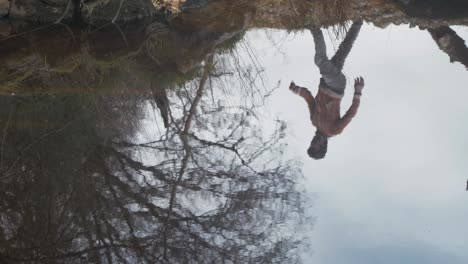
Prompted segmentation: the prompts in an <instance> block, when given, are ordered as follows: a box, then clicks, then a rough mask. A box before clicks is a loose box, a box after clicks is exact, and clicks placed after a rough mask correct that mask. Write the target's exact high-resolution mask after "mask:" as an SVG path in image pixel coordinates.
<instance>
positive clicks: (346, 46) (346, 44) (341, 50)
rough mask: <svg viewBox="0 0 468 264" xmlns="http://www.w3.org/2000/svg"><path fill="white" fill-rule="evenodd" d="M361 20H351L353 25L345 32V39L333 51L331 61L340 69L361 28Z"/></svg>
mask: <svg viewBox="0 0 468 264" xmlns="http://www.w3.org/2000/svg"><path fill="white" fill-rule="evenodd" d="M361 26H362V20H361V21H356V22H353V25H352V26H351V28H350V29H349V31H348V33H347V34H346V37H345V39H344V40H343V42H341V44H340V46H339V47H338V50H337V51H336V53H335V56H333V58H332V59H331V61H332V63H333V64H335V66H336V67H337V68H338V69H339V70H340V71H341V70H342V69H343V65H344V63H345V60H346V57H348V55H349V52H350V51H351V48H352V47H353V44H354V41H355V40H356V38H357V36H358V35H359V31H360V30H361Z"/></svg>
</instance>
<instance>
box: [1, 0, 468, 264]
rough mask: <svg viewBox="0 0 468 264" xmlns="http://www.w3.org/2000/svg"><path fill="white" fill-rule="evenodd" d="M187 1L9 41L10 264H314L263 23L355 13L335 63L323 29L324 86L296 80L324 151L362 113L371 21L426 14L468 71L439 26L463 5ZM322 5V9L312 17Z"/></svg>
mask: <svg viewBox="0 0 468 264" xmlns="http://www.w3.org/2000/svg"><path fill="white" fill-rule="evenodd" d="M454 1H455V2H457V4H460V3H459V1H457V0H454ZM188 2H190V3H189V4H190V5H193V6H194V7H191V8H188V9H187V10H189V12H186V13H182V14H180V15H178V16H176V17H168V19H165V20H161V21H156V20H150V21H140V22H134V23H128V24H125V25H116V24H109V25H107V26H103V27H101V28H73V27H72V28H70V27H68V26H66V25H63V24H54V25H51V26H48V27H46V28H44V29H42V30H33V31H31V32H29V33H19V34H18V35H17V36H16V37H11V36H10V35H9V34H7V37H5V39H6V40H4V41H2V42H0V54H2V58H1V60H0V108H1V110H2V111H1V112H0V142H1V148H0V263H14V262H17V263H28V262H29V263H64V262H65V263H299V262H301V253H302V251H303V250H304V249H307V246H308V243H309V242H308V237H307V236H308V235H309V232H308V231H310V230H309V229H310V228H311V226H312V223H311V220H310V218H309V217H308V214H307V213H306V209H307V207H308V201H307V199H306V196H305V194H304V191H303V190H302V189H301V188H299V187H298V183H299V182H300V181H301V175H302V173H301V169H300V166H299V165H298V164H297V163H298V162H295V161H294V160H288V159H287V158H286V156H285V152H287V147H286V146H287V144H286V142H285V140H284V137H285V128H286V124H285V123H284V122H282V121H276V122H275V121H271V120H270V123H268V122H267V121H265V118H264V117H263V116H262V114H263V113H264V112H265V109H264V108H263V107H264V105H265V103H266V102H267V101H268V100H269V98H270V95H271V93H272V92H273V89H269V88H265V86H268V85H263V86H262V85H259V83H262V81H263V79H262V78H261V77H262V76H261V71H262V69H261V66H263V65H258V61H257V60H256V56H257V54H254V53H253V52H252V50H251V49H249V48H248V47H247V48H246V47H245V46H248V45H247V44H246V43H245V42H244V41H243V37H244V34H245V32H246V31H247V30H249V29H250V28H252V27H255V26H258V25H270V26H271V25H273V26H275V27H280V28H282V29H298V28H302V27H303V25H310V24H317V25H319V24H320V25H333V24H336V23H337V22H339V23H345V21H346V20H349V19H354V20H355V21H356V22H354V23H353V24H352V25H351V27H350V28H349V30H348V31H347V34H346V36H345V38H344V40H343V42H342V43H341V44H340V46H339V48H338V49H337V51H336V53H335V55H334V56H333V57H332V58H331V59H328V57H327V54H326V49H327V47H326V45H325V40H324V36H323V33H322V30H321V29H320V28H312V29H310V31H311V33H312V36H313V39H314V43H315V63H316V65H317V67H318V68H319V70H320V74H321V79H320V85H319V89H318V93H317V95H316V96H315V97H314V96H312V93H311V92H310V91H309V90H308V89H307V88H303V87H299V86H297V85H296V84H295V83H293V82H292V83H291V85H290V87H289V88H290V90H291V91H292V92H294V93H296V94H298V95H299V96H301V97H303V98H304V99H305V101H306V102H307V104H308V107H309V112H310V119H311V121H312V124H313V125H314V126H315V127H316V134H315V137H314V138H313V140H312V142H311V144H310V147H309V149H308V154H309V156H311V157H312V158H316V159H320V158H324V157H325V155H326V152H327V145H328V139H329V138H331V137H333V136H335V135H338V134H340V133H342V132H343V130H344V129H345V127H346V126H347V125H348V124H349V123H350V122H351V120H352V118H353V117H354V116H355V115H356V114H357V111H358V108H359V104H360V97H361V93H362V90H363V88H364V79H363V78H357V79H356V80H355V83H354V89H355V93H354V96H353V101H352V104H351V107H350V109H349V110H348V111H347V112H346V114H345V115H344V116H342V117H341V115H340V114H341V113H340V107H341V103H342V98H343V96H344V92H345V88H346V78H345V76H344V74H343V72H342V71H343V66H344V64H345V60H346V59H347V57H348V55H349V53H350V52H351V49H352V47H353V44H354V42H355V40H356V39H357V37H358V35H359V33H360V30H361V26H362V25H363V22H362V17H366V16H368V17H369V19H373V20H375V21H377V22H380V24H385V23H386V22H387V20H389V19H390V20H391V19H395V20H396V21H397V22H398V23H401V21H406V20H404V19H412V20H409V21H416V22H421V23H423V24H424V27H423V28H425V29H427V30H428V32H429V33H430V34H431V36H432V37H433V39H434V40H435V41H436V43H437V45H438V46H439V47H440V49H441V50H442V51H444V52H445V53H447V54H448V55H449V56H450V58H451V60H452V61H458V62H461V63H463V64H464V65H465V66H467V65H468V63H467V58H468V56H467V50H468V49H467V47H466V45H465V43H464V41H463V39H462V38H461V37H459V36H458V35H457V33H456V32H455V31H453V30H452V29H450V27H449V26H448V25H446V24H450V23H445V22H444V23H441V22H440V20H439V21H437V23H434V25H432V26H431V27H427V25H431V23H432V21H431V20H430V19H431V18H433V17H437V18H447V17H457V18H458V17H464V16H465V14H464V13H463V12H460V13H457V14H456V16H451V14H452V13H451V12H453V6H451V9H444V11H443V12H442V11H441V12H440V13H437V12H436V11H437V10H436V9H434V6H433V5H430V4H429V5H428V4H427V3H424V8H419V9H418V8H416V7H417V6H418V5H421V4H422V2H421V1H403V2H404V5H403V7H404V8H403V11H404V12H406V13H408V14H410V15H409V17H403V18H402V14H400V13H399V12H394V11H392V12H393V13H392V14H391V15H389V16H384V17H383V18H382V20H381V21H380V20H379V19H378V18H376V17H375V16H378V14H381V13H385V12H387V11H386V10H387V9H386V8H383V9H381V10H380V9H379V10H377V11H379V12H377V13H376V14H377V15H372V13H371V12H370V11H369V10H370V9H372V10H373V6H372V5H369V6H363V5H361V6H358V7H359V8H355V5H354V4H353V3H352V1H343V0H341V1H337V2H336V3H339V5H338V6H337V4H336V3H331V2H330V1H326V2H324V1H322V2H320V1H318V2H314V1H300V0H293V1H287V2H289V3H288V6H289V7H288V10H289V13H287V12H278V13H280V14H281V15H278V17H274V15H275V12H273V11H278V10H271V9H270V7H269V6H268V5H266V7H264V6H260V7H257V9H256V8H254V4H252V3H253V2H254V1H248V2H249V3H247V4H246V5H245V6H242V7H239V6H235V5H231V4H229V3H226V2H228V1H224V2H219V3H215V4H213V5H210V6H209V7H207V9H203V8H202V9H200V10H198V9H197V7H196V6H197V3H195V2H196V1H188ZM239 2H241V1H239ZM259 2H261V1H259ZM373 2H378V1H373ZM393 2H395V1H393ZM400 2H402V1H400ZM190 5H189V6H190ZM312 6H314V7H316V6H318V7H320V6H322V8H321V10H322V11H323V14H322V15H317V17H315V16H314V17H306V16H307V15H309V16H310V15H311V14H310V13H311V12H309V11H310V9H311V7H312ZM360 8H363V10H364V9H365V10H364V11H363V12H365V13H366V14H367V15H363V13H360V12H358V11H356V10H361V9H360ZM414 10H418V11H424V12H423V13H424V14H423V15H420V13H417V14H415V15H411V14H412V12H413V11H414ZM425 10H430V12H434V15H433V16H431V15H430V14H429V15H428V14H427V12H426V11H425ZM447 10H451V11H447ZM279 11H283V10H281V9H280V10H279ZM284 13H286V15H284ZM259 14H260V15H259ZM272 14H273V15H272ZM291 14H292V15H291ZM302 14H304V16H302ZM283 15H284V16H283ZM315 15H316V14H315ZM323 16H325V18H324V17H323ZM413 16H414V17H418V19H414V17H413ZM207 17H209V18H207ZM291 17H294V18H297V17H301V19H295V20H292V19H291ZM419 17H423V18H422V19H419ZM426 18H427V19H428V20H424V19H426ZM366 19H367V18H366ZM386 19H387V20H386ZM302 20H303V21H302ZM322 20H323V21H322ZM311 21H312V22H317V21H320V22H323V23H312V22H311ZM0 22H1V21H0ZM255 23H257V24H255ZM288 26H290V27H291V28H288ZM337 28H338V29H340V28H341V27H340V26H338V27H337ZM335 29H336V28H335ZM338 31H340V30H338ZM338 31H336V32H338ZM336 32H335V33H336ZM340 32H341V31H340ZM0 33H1V32H0ZM361 37H362V36H361ZM242 48H244V49H245V50H244V53H246V54H247V55H246V56H245V57H242V56H241V55H239V50H241V49H242ZM245 59H249V60H251V62H250V63H245ZM252 65H253V66H252ZM259 76H260V77H259ZM369 77H370V76H369ZM259 79H262V80H259ZM275 81H276V80H275ZM262 111H263V112H262ZM156 112H158V113H159V116H157V115H156V114H155V113H156ZM159 121H162V124H163V126H161V127H160V126H159V123H160V122H159ZM271 123H273V125H272V124H271ZM314 165H316V163H314ZM331 169H333V168H330V170H331ZM313 176H314V175H313ZM467 190H468V182H467ZM333 195H335V194H333ZM335 217H336V216H335ZM337 218H344V217H343V216H342V215H341V216H340V217H337Z"/></svg>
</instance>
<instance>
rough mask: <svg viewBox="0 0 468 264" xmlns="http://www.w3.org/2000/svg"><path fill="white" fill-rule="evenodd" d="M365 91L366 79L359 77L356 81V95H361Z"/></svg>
mask: <svg viewBox="0 0 468 264" xmlns="http://www.w3.org/2000/svg"><path fill="white" fill-rule="evenodd" d="M363 89H364V78H362V77H358V78H356V79H354V93H356V94H361V93H362V90H363Z"/></svg>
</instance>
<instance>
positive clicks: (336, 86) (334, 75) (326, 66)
mask: <svg viewBox="0 0 468 264" xmlns="http://www.w3.org/2000/svg"><path fill="white" fill-rule="evenodd" d="M310 31H311V32H312V36H313V37H314V43H315V58H314V60H315V64H316V65H317V67H318V68H319V70H320V74H321V75H322V78H321V79H320V86H325V85H324V84H326V86H327V87H329V88H330V89H332V90H333V91H335V92H336V93H338V94H344V89H345V87H346V78H345V76H344V75H343V73H341V71H340V70H339V69H338V68H337V67H336V66H335V65H334V64H333V63H332V62H331V61H330V60H329V59H328V57H327V46H326V44H325V40H324V38H323V33H322V31H321V30H320V29H311V30H310Z"/></svg>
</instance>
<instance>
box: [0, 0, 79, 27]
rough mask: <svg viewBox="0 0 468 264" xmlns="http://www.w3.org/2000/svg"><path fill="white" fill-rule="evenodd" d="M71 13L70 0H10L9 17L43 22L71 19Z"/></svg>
mask: <svg viewBox="0 0 468 264" xmlns="http://www.w3.org/2000/svg"><path fill="white" fill-rule="evenodd" d="M0 1H2V0H0ZM72 15H73V1H72V0H41V1H38V0H11V7H10V13H9V17H10V18H18V19H24V20H29V21H35V22H43V23H47V22H55V21H58V20H61V19H71V17H72Z"/></svg>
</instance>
